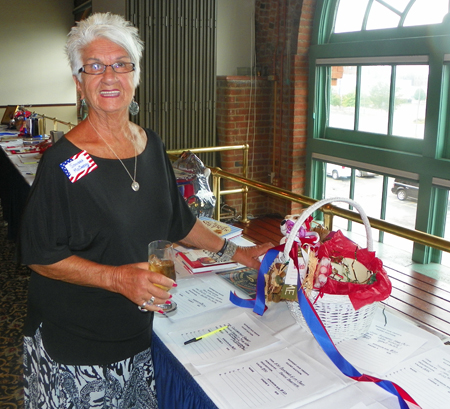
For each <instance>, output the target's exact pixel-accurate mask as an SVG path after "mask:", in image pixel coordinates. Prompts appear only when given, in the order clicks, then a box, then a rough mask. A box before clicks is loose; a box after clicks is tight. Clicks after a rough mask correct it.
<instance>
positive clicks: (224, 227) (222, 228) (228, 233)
mask: <svg viewBox="0 0 450 409" xmlns="http://www.w3.org/2000/svg"><path fill="white" fill-rule="evenodd" d="M199 219H200V220H201V221H202V222H203V223H204V224H205V225H206V226H207V227H209V228H210V229H211V230H212V231H213V232H214V233H216V234H218V235H219V236H222V237H223V238H225V239H228V240H230V239H232V238H234V237H239V236H241V235H242V229H241V228H240V227H237V226H233V225H232V224H228V223H224V222H220V221H218V220H215V219H212V218H211V217H207V216H200V217H199Z"/></svg>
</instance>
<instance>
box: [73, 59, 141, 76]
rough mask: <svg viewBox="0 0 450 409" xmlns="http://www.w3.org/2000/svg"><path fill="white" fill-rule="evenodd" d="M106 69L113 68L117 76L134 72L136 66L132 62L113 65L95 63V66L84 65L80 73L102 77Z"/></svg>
mask: <svg viewBox="0 0 450 409" xmlns="http://www.w3.org/2000/svg"><path fill="white" fill-rule="evenodd" d="M106 67H111V68H112V69H113V70H114V72H117V74H126V73H127V72H131V71H134V67H135V65H134V64H133V63H132V62H115V63H114V64H111V65H107V64H102V63H99V62H95V63H93V64H85V65H83V66H82V67H81V68H80V69H79V70H78V72H79V73H82V72H84V73H85V74H89V75H100V74H103V73H104V72H105V71H106Z"/></svg>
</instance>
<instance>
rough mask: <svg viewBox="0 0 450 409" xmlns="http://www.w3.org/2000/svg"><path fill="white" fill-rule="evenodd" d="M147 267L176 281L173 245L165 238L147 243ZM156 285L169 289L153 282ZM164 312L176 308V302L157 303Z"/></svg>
mask: <svg viewBox="0 0 450 409" xmlns="http://www.w3.org/2000/svg"><path fill="white" fill-rule="evenodd" d="M148 269H149V270H150V271H153V272H155V273H158V274H162V275H165V276H166V277H168V278H171V279H172V280H173V281H176V278H177V277H176V273H175V265H174V250H173V245H172V243H171V242H170V241H167V240H155V241H152V242H151V243H150V244H149V245H148ZM155 285H156V286H157V287H160V288H162V289H163V290H165V291H169V290H170V288H169V287H165V286H162V285H159V284H155ZM158 307H159V308H161V309H162V310H163V311H164V312H171V311H174V310H176V308H177V304H176V302H174V301H170V303H168V304H161V305H158Z"/></svg>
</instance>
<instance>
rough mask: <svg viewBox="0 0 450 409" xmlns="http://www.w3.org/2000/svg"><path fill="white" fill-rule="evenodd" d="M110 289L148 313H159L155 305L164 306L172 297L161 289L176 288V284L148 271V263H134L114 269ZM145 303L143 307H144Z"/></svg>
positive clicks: (161, 275)
mask: <svg viewBox="0 0 450 409" xmlns="http://www.w3.org/2000/svg"><path fill="white" fill-rule="evenodd" d="M112 280H113V282H112V288H113V290H112V291H114V292H117V293H120V294H122V295H124V296H125V297H127V298H128V299H129V300H131V301H133V302H134V303H135V304H136V305H138V306H141V308H145V309H146V310H148V311H160V308H159V307H158V305H157V304H164V303H165V302H166V301H167V300H168V299H169V298H171V297H172V296H171V295H170V294H169V293H168V292H167V291H165V290H163V289H162V288H159V287H157V285H160V286H163V287H166V288H167V287H168V288H172V287H176V285H177V284H176V283H175V282H174V281H173V280H171V279H170V278H167V277H166V276H164V275H163V274H158V273H155V272H152V271H149V269H148V263H136V264H129V265H124V266H119V267H114V271H113V273H112ZM144 303H145V305H144Z"/></svg>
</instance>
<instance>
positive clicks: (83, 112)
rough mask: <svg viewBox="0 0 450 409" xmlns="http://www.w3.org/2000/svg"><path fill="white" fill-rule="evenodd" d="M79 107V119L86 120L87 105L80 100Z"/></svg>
mask: <svg viewBox="0 0 450 409" xmlns="http://www.w3.org/2000/svg"><path fill="white" fill-rule="evenodd" d="M80 105H81V107H80V118H81V119H84V118H86V116H87V114H88V104H86V101H85V99H84V98H83V99H82V100H81V104H80Z"/></svg>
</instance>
